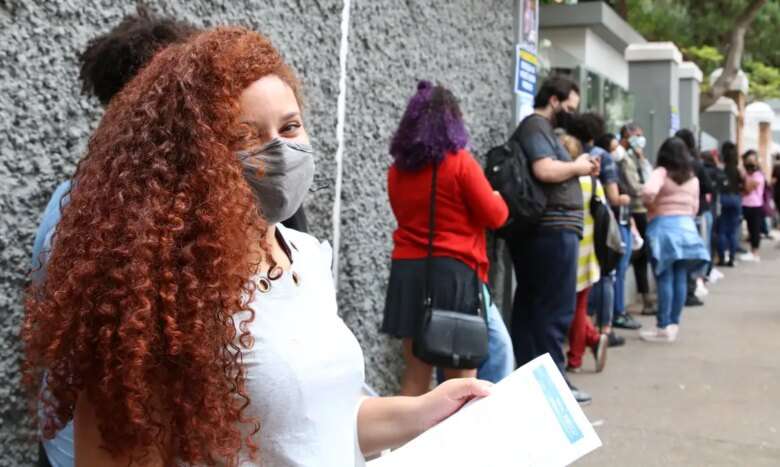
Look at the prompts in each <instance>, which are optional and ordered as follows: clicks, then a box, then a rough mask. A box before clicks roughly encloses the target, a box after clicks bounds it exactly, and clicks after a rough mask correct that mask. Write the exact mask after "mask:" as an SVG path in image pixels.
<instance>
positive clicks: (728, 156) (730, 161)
mask: <svg viewBox="0 0 780 467" xmlns="http://www.w3.org/2000/svg"><path fill="white" fill-rule="evenodd" d="M720 156H721V159H722V160H723V171H724V172H725V173H726V178H728V180H729V185H730V186H731V187H733V189H734V190H738V189H739V187H741V186H742V175H741V174H740V173H739V153H738V152H737V145H736V144H734V143H732V142H731V141H725V142H724V143H723V144H722V145H721V147H720Z"/></svg>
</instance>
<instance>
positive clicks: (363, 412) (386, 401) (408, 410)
mask: <svg viewBox="0 0 780 467" xmlns="http://www.w3.org/2000/svg"><path fill="white" fill-rule="evenodd" d="M489 393H490V383H488V382H486V381H480V380H477V379H474V378H463V379H451V380H448V381H445V382H444V383H442V384H440V385H439V386H437V387H436V388H435V389H433V390H432V391H431V392H429V393H427V394H424V395H422V396H419V397H402V396H399V397H372V398H368V399H365V400H363V402H362V404H360V408H359V409H358V419H357V424H358V442H359V443H360V450H361V452H363V454H364V455H366V456H369V455H372V454H376V453H379V452H382V451H384V450H385V449H390V448H394V447H398V446H400V445H402V444H404V443H406V442H408V441H411V440H412V439H413V438H415V437H417V436H418V435H419V434H421V433H422V432H424V431H425V430H427V429H429V428H431V427H432V426H434V425H436V424H437V423H439V422H441V421H442V420H444V419H446V418H448V417H449V416H450V415H452V414H454V413H455V412H457V411H458V410H460V408H461V407H463V405H464V404H465V403H467V402H468V401H470V400H472V399H475V398H479V397H485V396H487V395H488V394H489Z"/></svg>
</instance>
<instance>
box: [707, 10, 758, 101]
mask: <svg viewBox="0 0 780 467" xmlns="http://www.w3.org/2000/svg"><path fill="white" fill-rule="evenodd" d="M766 2H767V0H753V1H752V2H750V4H748V6H746V7H745V9H744V10H743V11H742V14H740V15H739V17H737V21H736V22H735V23H734V29H732V30H731V33H730V34H729V42H728V53H727V54H726V61H725V63H724V64H723V72H722V73H721V74H720V76H719V77H718V79H717V80H715V83H713V84H712V87H711V88H710V89H709V91H707V92H706V93H702V95H701V101H700V106H699V108H700V109H701V110H706V109H707V108H708V107H710V106H711V105H712V104H714V103H715V101H717V100H718V99H719V98H720V97H721V96H723V95H724V94H725V93H726V92H728V90H729V88H730V87H731V84H732V83H733V82H734V79H735V78H736V77H737V73H738V72H739V69H740V67H741V65H742V55H743V53H744V51H745V33H747V30H748V29H749V28H750V25H751V24H752V23H753V20H755V19H756V16H757V15H758V12H759V10H761V7H763V6H764V4H766Z"/></svg>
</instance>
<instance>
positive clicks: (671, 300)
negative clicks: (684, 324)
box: [655, 261, 689, 328]
mask: <svg viewBox="0 0 780 467" xmlns="http://www.w3.org/2000/svg"><path fill="white" fill-rule="evenodd" d="M688 272H689V267H688V266H687V265H686V264H685V262H684V261H677V262H675V263H674V265H673V266H672V267H669V268H666V270H665V271H664V272H663V273H662V274H661V275H656V277H655V279H656V282H657V283H658V327H659V328H665V327H666V326H669V325H670V324H680V315H681V314H682V310H683V306H684V305H685V296H686V294H687V292H688Z"/></svg>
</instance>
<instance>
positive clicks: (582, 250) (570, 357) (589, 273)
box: [560, 135, 609, 399]
mask: <svg viewBox="0 0 780 467" xmlns="http://www.w3.org/2000/svg"><path fill="white" fill-rule="evenodd" d="M560 139H561V143H562V144H563V146H564V147H565V148H566V150H567V151H569V154H571V155H572V157H576V156H577V155H578V154H582V152H583V148H582V144H581V143H580V141H579V140H578V139H577V138H575V137H573V136H571V135H563V136H561V138H560ZM579 182H580V189H581V190H582V198H583V203H582V208H583V220H584V222H583V235H582V239H581V240H580V245H579V255H578V260H577V289H576V290H577V301H576V303H577V305H576V308H575V311H574V319H573V320H572V322H571V326H570V327H569V351H568V352H567V353H566V371H567V372H569V373H579V372H580V371H582V357H583V355H584V354H585V349H586V348H590V350H591V352H593V356H594V358H595V360H596V372H597V373H598V372H601V371H603V370H604V366H605V365H606V362H607V347H608V346H609V337H608V335H607V334H606V333H600V332H599V331H598V330H597V329H596V327H595V326H594V325H593V323H592V322H591V321H590V319H589V318H588V295H589V294H590V291H591V289H592V287H593V286H594V285H596V284H597V283H598V282H599V280H600V278H601V268H600V266H599V261H598V257H597V255H596V247H595V243H594V219H593V215H592V213H591V212H590V203H591V200H592V198H593V197H594V196H598V197H600V198H601V199H602V200H603V199H604V198H605V193H604V188H603V187H602V186H601V183H600V182H599V181H598V179H597V178H595V177H590V176H582V177H580V179H579ZM579 392H580V398H581V399H582V398H585V396H588V397H589V395H587V394H586V393H584V392H583V391H579Z"/></svg>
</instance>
